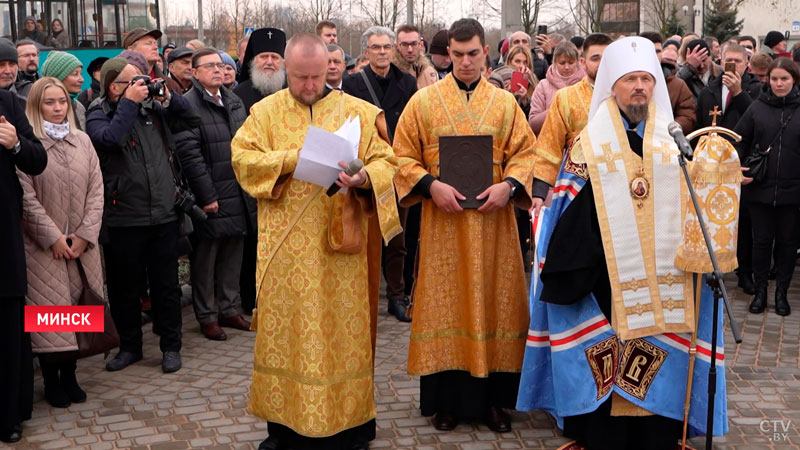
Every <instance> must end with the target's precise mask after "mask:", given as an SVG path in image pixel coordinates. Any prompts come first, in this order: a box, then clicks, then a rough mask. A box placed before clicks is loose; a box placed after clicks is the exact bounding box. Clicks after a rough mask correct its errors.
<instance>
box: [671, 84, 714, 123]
mask: <svg viewBox="0 0 800 450" xmlns="http://www.w3.org/2000/svg"><path fill="white" fill-rule="evenodd" d="M665 81H666V82H667V92H668V93H669V102H670V104H671V105H672V115H673V117H675V122H678V124H680V126H681V128H682V129H683V133H684V134H689V133H691V132H692V131H694V130H695V124H696V122H697V116H696V115H695V108H696V106H695V101H694V96H693V95H692V91H690V90H689V86H687V85H686V82H685V81H683V80H681V79H680V78H678V77H676V76H675V75H668V76H667V77H666V78H665ZM712 81H713V80H712ZM709 84H711V83H710V82H709ZM698 128H699V127H698Z"/></svg>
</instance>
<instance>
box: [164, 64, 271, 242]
mask: <svg viewBox="0 0 800 450" xmlns="http://www.w3.org/2000/svg"><path fill="white" fill-rule="evenodd" d="M192 81H193V83H194V86H193V87H192V89H190V90H189V91H188V92H187V93H186V94H184V97H185V98H186V100H187V101H188V102H189V104H190V105H191V107H192V109H193V110H194V111H195V112H196V113H197V114H198V115H199V116H200V119H201V124H200V126H199V127H198V128H195V129H193V130H189V131H184V132H181V133H179V134H177V135H176V136H175V138H176V142H177V154H178V156H179V157H180V160H181V165H182V166H183V173H184V175H185V176H186V179H187V180H188V181H189V187H191V189H192V192H193V193H194V195H195V198H196V200H197V206H199V207H201V208H202V207H203V206H205V205H208V204H209V203H212V202H214V201H216V202H218V203H219V211H218V212H217V213H215V214H208V219H207V220H206V221H205V222H202V223H197V222H196V223H195V224H194V226H195V233H196V235H197V237H198V238H200V239H217V238H222V237H228V236H244V235H245V234H246V233H247V229H248V221H249V226H250V229H252V230H255V229H256V226H255V224H256V211H257V209H256V201H255V199H253V198H252V197H250V196H249V195H247V194H246V193H245V192H244V191H243V190H242V188H241V187H240V186H239V182H238V181H237V180H236V174H235V173H234V172H233V166H232V165H231V140H232V139H233V136H234V135H235V134H236V131H237V130H238V129H239V127H241V126H242V124H243V123H244V121H245V119H246V118H247V114H246V111H245V109H244V104H243V103H242V100H241V99H240V98H239V97H237V96H236V94H234V93H233V91H231V90H229V89H227V88H225V87H221V88H220V94H221V96H222V103H223V104H224V105H225V106H224V107H222V106H219V105H218V104H217V103H216V102H215V101H214V100H213V99H212V98H211V96H210V95H208V92H206V90H205V88H203V86H202V85H200V83H199V82H198V81H197V80H195V79H193V80H192Z"/></svg>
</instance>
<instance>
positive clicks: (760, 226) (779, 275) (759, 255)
mask: <svg viewBox="0 0 800 450" xmlns="http://www.w3.org/2000/svg"><path fill="white" fill-rule="evenodd" d="M748 207H749V209H750V219H751V221H752V223H753V278H754V280H755V283H756V287H759V288H761V287H766V286H767V285H768V284H769V282H768V278H767V277H768V275H769V266H770V256H771V255H772V253H773V252H774V257H775V272H776V279H775V283H776V285H777V287H778V288H779V289H787V288H788V287H789V284H790V283H791V282H792V273H793V272H794V263H795V260H796V259H797V246H798V233H799V232H800V230H798V227H800V208H798V207H797V206H771V205H761V204H750V205H748ZM773 241H774V242H775V248H774V249H773V246H772V243H773Z"/></svg>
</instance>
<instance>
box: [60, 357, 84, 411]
mask: <svg viewBox="0 0 800 450" xmlns="http://www.w3.org/2000/svg"><path fill="white" fill-rule="evenodd" d="M76 368H77V363H76V362H75V361H70V362H66V363H63V364H62V365H61V375H60V377H59V380H60V381H61V387H62V388H63V389H64V392H66V393H67V397H69V400H70V401H71V402H72V403H83V402H85V401H86V391H84V390H83V389H81V387H80V385H78V379H77V378H76V377H75V369H76Z"/></svg>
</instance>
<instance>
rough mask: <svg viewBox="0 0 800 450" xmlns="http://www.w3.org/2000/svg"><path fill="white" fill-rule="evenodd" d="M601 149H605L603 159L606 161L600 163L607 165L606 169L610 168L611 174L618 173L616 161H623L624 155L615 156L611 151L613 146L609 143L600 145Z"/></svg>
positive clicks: (617, 154)
mask: <svg viewBox="0 0 800 450" xmlns="http://www.w3.org/2000/svg"><path fill="white" fill-rule="evenodd" d="M600 147H601V148H602V149H603V158H604V159H605V161H600V162H605V163H606V167H607V168H608V171H609V172H616V171H617V163H616V161H617V160H621V159H622V153H616V154H615V153H614V152H613V151H612V150H611V144H610V143H608V142H606V143H605V144H600Z"/></svg>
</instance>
